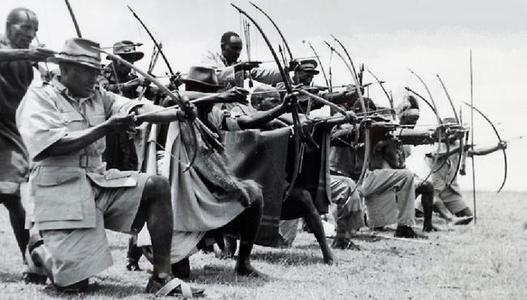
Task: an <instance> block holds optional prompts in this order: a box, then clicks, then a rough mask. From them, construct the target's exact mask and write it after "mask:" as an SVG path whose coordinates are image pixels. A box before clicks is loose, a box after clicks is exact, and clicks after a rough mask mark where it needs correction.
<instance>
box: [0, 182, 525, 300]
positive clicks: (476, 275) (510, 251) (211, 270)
mask: <svg viewBox="0 0 527 300" xmlns="http://www.w3.org/2000/svg"><path fill="white" fill-rule="evenodd" d="M466 196H467V197H468V199H469V195H468V194H467V195H466ZM478 196H479V202H478V223H477V225H474V224H471V225H469V226H461V227H459V226H456V227H453V226H448V225H446V224H445V223H443V222H441V220H439V219H434V221H435V223H436V224H438V225H439V227H440V228H441V229H443V230H442V231H441V232H438V233H431V234H430V235H429V236H430V239H429V240H428V241H426V242H411V241H410V242H407V241H399V240H389V239H381V240H373V239H371V238H369V239H368V238H363V239H360V240H357V242H356V243H357V244H358V245H359V246H360V247H361V248H362V250H361V251H352V250H335V251H334V252H335V255H336V257H337V259H338V263H337V264H336V265H334V266H326V265H324V264H322V262H321V254H320V251H319V249H318V246H317V244H316V242H315V239H314V237H313V236H312V235H310V234H307V233H301V234H300V235H299V237H298V238H297V240H296V241H295V244H294V246H293V248H291V249H287V250H280V249H272V248H264V247H256V249H255V251H254V254H253V259H254V260H253V264H254V265H255V266H256V267H257V268H258V269H259V270H260V271H262V272H263V273H265V274H266V275H267V278H264V279H248V278H240V277H237V276H235V275H234V273H233V271H232V267H233V265H234V262H233V261H232V260H219V259H216V258H215V257H214V255H213V254H201V253H199V254H196V255H195V256H193V257H192V258H191V268H192V277H191V280H190V281H191V282H192V285H194V286H200V287H203V288H205V290H206V292H205V293H206V299H275V300H278V299H466V298H468V299H527V266H526V263H527V194H523V193H513V192H508V193H507V192H505V193H502V194H500V195H496V194H495V193H480V194H478ZM390 234H391V233H390ZM109 238H110V243H111V247H112V252H113V257H114V261H115V264H114V266H113V267H111V268H110V269H108V270H107V271H105V272H104V273H101V274H99V275H98V276H96V277H95V278H93V279H92V281H91V282H92V283H93V284H92V287H91V288H90V291H89V292H88V293H84V294H79V295H77V296H64V295H61V294H58V293H56V292H55V291H54V289H53V288H52V287H50V286H39V285H26V284H24V283H23V282H22V281H21V280H20V278H21V272H22V267H21V265H22V262H21V258H20V257H19V254H18V250H17V247H16V243H15V240H14V237H13V235H12V232H11V229H10V227H9V221H8V216H7V211H6V210H5V209H4V208H1V209H0V249H1V252H0V253H1V255H0V298H1V299H50V298H57V297H61V298H71V297H72V298H88V299H121V298H126V299H143V298H146V297H151V296H150V295H147V294H143V293H142V291H143V288H144V285H145V284H146V281H147V279H148V277H149V274H148V272H146V271H143V272H128V271H126V269H125V267H124V266H125V263H124V262H125V255H126V244H127V236H126V235H122V234H116V233H111V232H109ZM141 266H142V267H143V268H144V269H147V270H148V269H150V266H149V264H148V263H147V262H146V261H144V260H142V261H141Z"/></svg>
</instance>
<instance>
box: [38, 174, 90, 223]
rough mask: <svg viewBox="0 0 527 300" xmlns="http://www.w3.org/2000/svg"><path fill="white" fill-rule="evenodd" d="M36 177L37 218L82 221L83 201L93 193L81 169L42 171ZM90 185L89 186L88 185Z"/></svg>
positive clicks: (39, 220)
mask: <svg viewBox="0 0 527 300" xmlns="http://www.w3.org/2000/svg"><path fill="white" fill-rule="evenodd" d="M35 179H36V190H35V195H34V199H35V220H36V221H37V222H47V221H80V220H82V219H83V212H82V201H83V200H84V197H85V196H87V195H88V193H91V191H90V189H88V188H87V187H86V185H89V182H88V181H87V179H86V176H84V174H83V173H82V172H81V171H67V172H61V173H54V172H53V173H52V172H45V171H44V172H40V173H39V175H38V177H37V178H35ZM88 187H89V186H88Z"/></svg>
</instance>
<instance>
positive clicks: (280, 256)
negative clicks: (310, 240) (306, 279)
mask: <svg viewBox="0 0 527 300" xmlns="http://www.w3.org/2000/svg"><path fill="white" fill-rule="evenodd" d="M294 248H297V247H294ZM316 248H317V249H318V246H316ZM251 259H253V260H261V261H265V262H266V263H270V264H276V265H313V264H323V263H324V262H323V260H322V254H320V255H319V256H316V255H309V254H307V253H299V252H293V251H290V250H287V251H286V250H284V251H282V252H278V251H277V252H256V253H252V254H251Z"/></svg>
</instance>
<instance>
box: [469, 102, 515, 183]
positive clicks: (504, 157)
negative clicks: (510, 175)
mask: <svg viewBox="0 0 527 300" xmlns="http://www.w3.org/2000/svg"><path fill="white" fill-rule="evenodd" d="M463 103H464V104H465V105H467V106H468V107H470V108H471V109H473V110H475V111H476V112H477V113H478V114H479V115H480V116H482V117H483V119H485V121H487V123H489V125H490V127H492V130H493V131H494V133H495V134H496V137H497V138H498V141H499V142H500V143H503V140H502V139H501V136H500V134H499V132H498V130H497V129H496V126H494V124H493V123H492V121H491V120H490V119H489V118H488V117H487V116H486V115H485V114H484V113H483V112H482V111H481V110H479V109H478V108H477V107H475V106H473V105H471V104H470V103H468V102H463ZM501 151H502V152H503V164H504V170H503V171H504V173H503V181H502V182H501V185H500V188H499V189H498V193H499V192H501V190H502V189H503V187H504V186H505V182H507V168H508V167H507V152H506V151H505V149H503V148H502V149H501Z"/></svg>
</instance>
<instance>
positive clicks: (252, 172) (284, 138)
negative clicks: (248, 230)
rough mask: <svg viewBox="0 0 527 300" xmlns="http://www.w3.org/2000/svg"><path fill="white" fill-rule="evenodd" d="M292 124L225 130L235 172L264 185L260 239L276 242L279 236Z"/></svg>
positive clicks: (261, 241)
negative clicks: (275, 127) (260, 128)
mask: <svg viewBox="0 0 527 300" xmlns="http://www.w3.org/2000/svg"><path fill="white" fill-rule="evenodd" d="M289 133H290V130H289V128H281V129H276V130H272V131H260V130H244V131H223V132H222V134H223V137H224V142H225V147H226V153H227V157H228V161H229V163H228V165H229V167H230V168H232V170H233V173H234V174H235V175H236V176H237V177H239V178H244V179H253V180H255V181H256V182H258V183H259V184H261V185H262V189H263V190H262V192H263V196H264V210H263V216H262V223H261V224H260V229H259V231H258V236H257V238H256V243H257V244H259V245H264V246H273V245H274V244H275V243H276V238H277V236H278V226H279V224H280V213H281V211H282V200H283V195H284V192H285V189H286V187H287V181H286V177H287V173H286V160H287V150H288V140H289Z"/></svg>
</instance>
